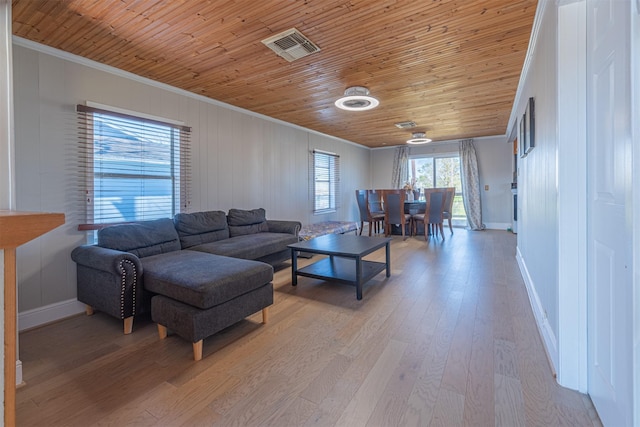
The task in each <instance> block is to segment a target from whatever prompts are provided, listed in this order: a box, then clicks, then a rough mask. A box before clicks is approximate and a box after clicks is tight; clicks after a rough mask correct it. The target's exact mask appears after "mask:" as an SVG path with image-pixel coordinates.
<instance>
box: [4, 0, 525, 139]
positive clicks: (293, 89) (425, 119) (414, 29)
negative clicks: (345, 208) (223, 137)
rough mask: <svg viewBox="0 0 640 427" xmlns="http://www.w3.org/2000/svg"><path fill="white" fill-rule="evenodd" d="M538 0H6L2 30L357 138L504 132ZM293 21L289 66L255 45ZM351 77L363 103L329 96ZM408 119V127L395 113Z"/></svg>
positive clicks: (449, 136) (339, 92) (350, 82)
mask: <svg viewBox="0 0 640 427" xmlns="http://www.w3.org/2000/svg"><path fill="white" fill-rule="evenodd" d="M536 4H537V1H536V0H453V1H438V0H404V1H403V0H376V1H373V0H305V1H301V0H298V1H294V0H172V1H166V0H118V1H115V0H114V1H105V0H59V1H58V0H13V10H12V15H13V33H14V34H15V35H17V36H20V37H23V38H25V39H29V40H32V41H35V42H38V43H42V44H45V45H48V46H52V47H55V48H57V49H61V50H63V51H67V52H70V53H73V54H76V55H79V56H83V57H86V58H89V59H92V60H94V61H98V62H101V63H104V64H107V65H110V66H113V67H117V68H120V69H122V70H126V71H129V72H132V73H135V74H138V75H140V76H144V77H148V78H150V79H153V80H156V81H159V82H163V83H166V84H169V85H172V86H175V87H178V88H182V89H185V90H187V91H191V92H194V93H197V94H200V95H204V96H207V97H210V98H213V99H216V100H219V101H223V102H226V103H228V104H232V105H235V106H238V107H242V108H245V109H248V110H251V111H254V112H257V113H261V114H264V115H267V116H270V117H274V118H277V119H280V120H284V121H286V122H290V123H295V124H297V125H300V126H303V127H305V128H309V129H313V130H316V131H319V132H322V133H325V134H328V135H333V136H336V137H339V138H343V139H346V140H349V141H353V142H356V143H359V144H362V145H365V146H368V147H381V146H392V145H401V144H404V141H405V140H406V139H407V138H408V137H410V135H411V132H426V133H427V136H428V137H430V138H432V139H433V140H434V141H444V140H456V139H461V138H469V137H481V136H488V135H503V134H505V133H506V131H507V129H506V127H507V122H508V119H509V115H510V112H511V106H512V104H513V101H514V97H515V93H516V89H517V85H518V80H519V77H520V73H521V70H522V65H523V62H524V58H525V54H526V51H527V46H528V43H529V36H530V34H531V29H532V24H533V18H534V15H535V9H536ZM294 27H295V28H297V29H298V30H299V31H301V32H302V33H303V34H304V35H305V36H307V37H308V38H309V39H311V40H312V41H313V42H314V43H315V44H316V45H318V46H319V47H320V49H321V50H320V51H319V52H316V53H313V54H311V55H309V56H306V57H304V58H301V59H298V60H296V61H294V62H287V61H286V60H284V59H282V58H280V57H279V56H277V55H276V54H275V53H274V52H272V51H271V50H269V49H268V48H267V47H265V46H264V45H263V44H262V43H261V40H263V39H265V38H267V37H270V36H272V35H275V34H277V33H280V32H282V31H284V30H288V29H290V28H294ZM350 86H365V87H367V88H368V89H369V90H370V91H371V95H373V96H375V97H376V98H378V99H379V100H380V106H379V107H377V108H376V109H374V110H370V111H359V112H351V111H343V110H339V109H338V108H336V107H335V106H334V101H335V100H336V99H337V98H338V97H340V96H341V95H342V94H343V93H344V90H345V89H346V88H347V87H350ZM403 121H414V122H416V123H417V125H418V126H417V127H415V128H413V129H398V128H397V127H396V126H394V123H396V122H403Z"/></svg>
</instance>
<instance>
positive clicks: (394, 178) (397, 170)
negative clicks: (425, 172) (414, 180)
mask: <svg viewBox="0 0 640 427" xmlns="http://www.w3.org/2000/svg"><path fill="white" fill-rule="evenodd" d="M407 181H409V147H406V146H401V147H396V152H395V155H394V157H393V170H392V171H391V188H402V186H404V184H405V182H407Z"/></svg>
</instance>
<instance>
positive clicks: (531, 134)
mask: <svg viewBox="0 0 640 427" xmlns="http://www.w3.org/2000/svg"><path fill="white" fill-rule="evenodd" d="M524 116H525V121H524V124H525V126H524V152H525V154H529V152H530V151H531V150H533V147H535V146H536V140H535V136H536V132H535V130H536V127H535V124H536V122H535V101H534V99H533V97H531V98H529V101H528V102H527V106H526V108H525V112H524Z"/></svg>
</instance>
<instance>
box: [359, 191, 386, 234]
mask: <svg viewBox="0 0 640 427" xmlns="http://www.w3.org/2000/svg"><path fill="white" fill-rule="evenodd" d="M368 191H369V190H356V200H357V201H358V210H359V211H360V235H362V227H363V226H364V223H365V222H368V223H369V236H371V230H372V229H373V228H375V229H376V231H377V230H379V229H380V227H381V223H382V221H383V220H384V214H381V213H377V214H375V215H374V214H372V213H371V210H370V209H369V201H368V197H367V196H368Z"/></svg>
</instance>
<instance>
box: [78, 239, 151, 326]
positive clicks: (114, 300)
mask: <svg viewBox="0 0 640 427" xmlns="http://www.w3.org/2000/svg"><path fill="white" fill-rule="evenodd" d="M71 259H73V261H75V262H76V266H77V297H78V301H81V302H83V303H85V304H87V305H89V306H91V307H92V308H95V309H97V310H100V311H103V312H105V313H108V314H110V315H112V316H114V317H116V318H118V319H126V318H128V317H131V316H134V315H135V314H136V313H138V311H139V309H140V307H141V305H142V304H143V302H144V301H143V289H142V263H141V262H140V259H139V258H138V257H137V256H135V255H134V254H132V253H129V252H122V251H118V250H113V249H107V248H102V247H100V246H93V245H83V246H79V247H77V248H75V249H74V250H73V251H71Z"/></svg>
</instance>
